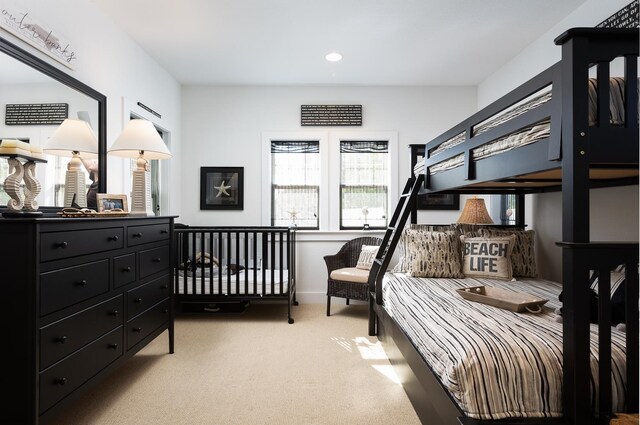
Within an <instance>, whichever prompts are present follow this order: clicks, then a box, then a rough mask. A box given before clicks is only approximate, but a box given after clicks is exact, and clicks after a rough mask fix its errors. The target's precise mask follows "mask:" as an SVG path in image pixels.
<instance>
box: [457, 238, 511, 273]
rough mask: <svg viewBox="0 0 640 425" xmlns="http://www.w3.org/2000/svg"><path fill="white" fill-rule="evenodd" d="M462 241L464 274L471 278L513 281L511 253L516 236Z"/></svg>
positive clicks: (464, 239)
mask: <svg viewBox="0 0 640 425" xmlns="http://www.w3.org/2000/svg"><path fill="white" fill-rule="evenodd" d="M460 240H461V241H462V273H464V275H465V276H469V277H488V278H492V279H503V280H511V278H512V277H513V271H512V268H511V251H512V249H513V244H514V241H515V236H514V235H511V236H508V237H496V238H486V237H477V238H470V237H467V236H460Z"/></svg>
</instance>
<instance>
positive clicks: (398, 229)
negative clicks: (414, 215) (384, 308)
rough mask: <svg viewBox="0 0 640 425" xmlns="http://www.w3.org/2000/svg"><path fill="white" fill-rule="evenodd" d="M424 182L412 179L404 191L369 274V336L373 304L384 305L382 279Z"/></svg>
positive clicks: (422, 176)
mask: <svg viewBox="0 0 640 425" xmlns="http://www.w3.org/2000/svg"><path fill="white" fill-rule="evenodd" d="M423 182H424V174H419V175H418V176H417V177H410V178H409V179H408V180H407V183H406V184H405V186H404V189H403V190H402V195H400V199H399V201H398V205H397V206H396V209H395V211H394V212H393V216H391V220H390V222H389V226H388V227H387V231H386V232H385V234H384V237H383V238H382V243H381V244H380V248H379V249H378V253H377V254H376V258H375V260H374V261H373V265H372V266H371V271H370V272H369V281H368V284H369V294H370V295H369V335H371V336H373V335H375V331H376V330H375V313H374V311H373V303H374V302H375V303H377V304H382V278H383V277H384V274H385V273H386V271H387V267H389V261H391V257H393V252H394V251H395V249H396V246H397V245H398V241H399V240H400V235H401V234H402V231H403V230H404V226H405V224H406V222H407V218H409V214H410V213H411V211H413V210H415V206H416V197H417V196H418V192H419V191H420V188H421V187H422V184H423Z"/></svg>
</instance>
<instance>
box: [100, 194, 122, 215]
mask: <svg viewBox="0 0 640 425" xmlns="http://www.w3.org/2000/svg"><path fill="white" fill-rule="evenodd" d="M96 201H97V203H98V212H105V211H112V210H122V211H125V212H127V211H129V205H128V203H127V195H122V194H118V195H114V194H110V193H97V194H96Z"/></svg>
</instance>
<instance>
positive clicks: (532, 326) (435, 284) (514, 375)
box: [383, 273, 626, 420]
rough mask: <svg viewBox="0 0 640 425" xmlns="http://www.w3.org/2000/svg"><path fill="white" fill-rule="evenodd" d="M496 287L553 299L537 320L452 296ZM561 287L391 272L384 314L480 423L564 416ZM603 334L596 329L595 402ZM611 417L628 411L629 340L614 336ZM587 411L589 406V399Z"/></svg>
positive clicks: (593, 357)
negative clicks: (471, 289)
mask: <svg viewBox="0 0 640 425" xmlns="http://www.w3.org/2000/svg"><path fill="white" fill-rule="evenodd" d="M480 285H485V286H493V287H498V288H503V289H511V290H513V291H518V292H524V293H527V294H530V295H533V296H536V297H541V298H544V299H548V300H549V302H548V303H547V304H545V306H544V308H543V312H542V313H541V314H538V315H534V314H530V313H515V312H512V311H509V310H503V309H500V308H496V307H492V306H489V305H486V304H480V303H475V302H471V301H467V300H465V299H463V298H461V297H460V296H459V295H458V294H457V293H456V292H455V289H459V288H465V287H470V286H480ZM560 291H561V286H560V284H557V283H554V282H549V281H545V280H528V279H522V280H520V281H498V280H490V279H477V278H464V279H434V278H411V277H407V276H406V275H405V274H403V273H387V274H386V275H385V278H384V281H383V297H384V308H385V310H386V311H387V312H388V313H389V315H390V316H391V317H393V319H394V320H395V321H396V322H397V323H398V325H399V326H400V328H402V329H403V331H404V332H405V334H406V335H407V336H408V338H409V339H410V340H411V342H412V343H413V344H414V346H415V347H416V348H417V349H418V351H419V352H420V354H421V355H422V357H423V358H424V359H425V361H426V362H427V364H428V365H429V366H430V368H431V369H432V370H433V372H434V373H435V375H436V376H438V377H439V379H440V382H441V383H442V385H443V386H444V387H445V388H446V389H447V390H448V391H449V393H450V394H451V396H452V397H453V399H454V400H455V401H456V402H457V404H458V406H459V407H460V409H461V410H462V411H464V413H465V414H466V415H467V416H469V417H472V418H476V419H485V420H487V419H504V418H548V417H560V416H562V323H558V322H556V321H555V320H554V319H555V317H556V315H555V313H554V310H555V309H556V308H558V307H560V303H559V302H558V301H557V300H558V295H559V293H560ZM597 338H598V328H597V325H591V346H590V350H591V372H592V373H591V388H592V398H593V399H592V403H591V405H595V402H594V401H593V400H597V395H596V393H595V389H596V388H598V382H597V380H598V370H597V367H598V362H597V358H598V348H597ZM611 338H612V376H611V378H612V382H613V389H612V392H613V411H614V412H621V411H623V410H622V409H623V407H624V381H625V376H626V366H625V365H626V363H625V348H624V347H625V334H624V333H622V332H619V331H617V330H616V329H615V328H613V329H612V336H611ZM585 405H586V406H588V405H589V403H588V402H587V401H586V400H585Z"/></svg>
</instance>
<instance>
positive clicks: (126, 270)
mask: <svg viewBox="0 0 640 425" xmlns="http://www.w3.org/2000/svg"><path fill="white" fill-rule="evenodd" d="M122 271H123V272H130V271H131V267H124V268H123V269H122Z"/></svg>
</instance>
